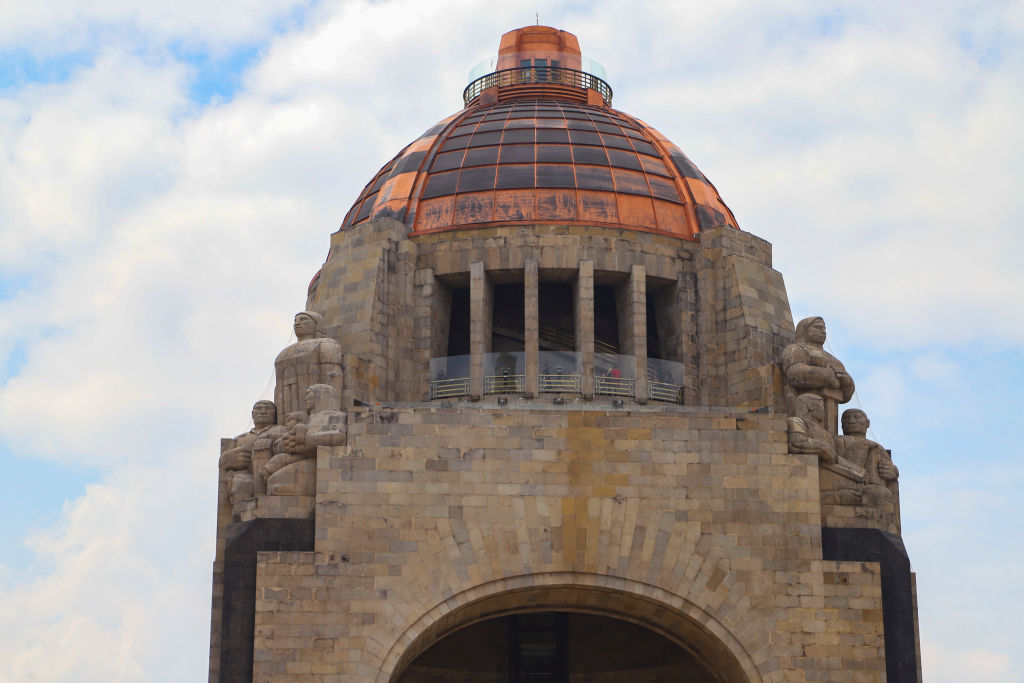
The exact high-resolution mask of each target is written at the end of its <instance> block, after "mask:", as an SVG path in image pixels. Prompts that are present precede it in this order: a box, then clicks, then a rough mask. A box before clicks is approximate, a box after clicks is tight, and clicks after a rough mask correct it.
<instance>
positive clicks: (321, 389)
mask: <svg viewBox="0 0 1024 683" xmlns="http://www.w3.org/2000/svg"><path fill="white" fill-rule="evenodd" d="M305 398H306V411H307V412H308V413H309V414H310V415H312V414H313V413H319V412H321V411H325V410H340V409H341V398H340V397H339V396H338V392H337V391H335V389H334V387H332V386H331V385H329V384H313V385H311V386H310V387H309V388H308V389H306V397H305Z"/></svg>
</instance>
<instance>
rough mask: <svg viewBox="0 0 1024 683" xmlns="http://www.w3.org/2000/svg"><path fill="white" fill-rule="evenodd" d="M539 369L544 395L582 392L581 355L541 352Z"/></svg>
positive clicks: (539, 384)
mask: <svg viewBox="0 0 1024 683" xmlns="http://www.w3.org/2000/svg"><path fill="white" fill-rule="evenodd" d="M537 368H538V376H537V386H538V390H539V391H540V393H542V394H578V393H580V391H581V390H582V382H581V380H582V376H581V374H580V354H578V353H576V352H575V351H541V352H540V353H539V354H538V355H537Z"/></svg>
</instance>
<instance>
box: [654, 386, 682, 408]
mask: <svg viewBox="0 0 1024 683" xmlns="http://www.w3.org/2000/svg"><path fill="white" fill-rule="evenodd" d="M647 398H649V399H651V400H652V401H667V402H668V403H680V404H681V403H682V402H683V388H682V387H681V386H679V385H678V384H668V383H666V382H648V383H647Z"/></svg>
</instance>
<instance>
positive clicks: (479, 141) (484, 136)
mask: <svg viewBox="0 0 1024 683" xmlns="http://www.w3.org/2000/svg"><path fill="white" fill-rule="evenodd" d="M499 142H501V131H489V132H487V133H476V134H475V135H474V136H473V139H472V140H471V141H470V143H469V146H470V147H484V146H486V145H496V144H498V143H499Z"/></svg>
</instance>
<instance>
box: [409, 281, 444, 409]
mask: <svg viewBox="0 0 1024 683" xmlns="http://www.w3.org/2000/svg"><path fill="white" fill-rule="evenodd" d="M414 284H415V288H416V292H415V296H416V300H415V306H416V307H415V311H414V314H413V315H414V317H413V334H414V336H415V340H414V345H413V364H414V365H413V367H414V370H415V384H414V386H415V387H416V389H415V391H416V393H418V394H419V395H420V396H421V398H420V400H421V401H426V400H428V399H429V397H430V380H431V379H432V378H431V377H430V359H431V358H441V357H443V356H446V355H447V350H448V326H449V322H450V320H451V295H450V294H448V296H447V297H445V296H444V295H445V293H446V292H445V291H444V290H445V289H446V288H445V287H444V285H443V284H441V283H440V282H438V281H437V279H435V278H434V269H433V268H423V269H420V270H417V271H416V275H415V280H414ZM446 309H447V310H446Z"/></svg>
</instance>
